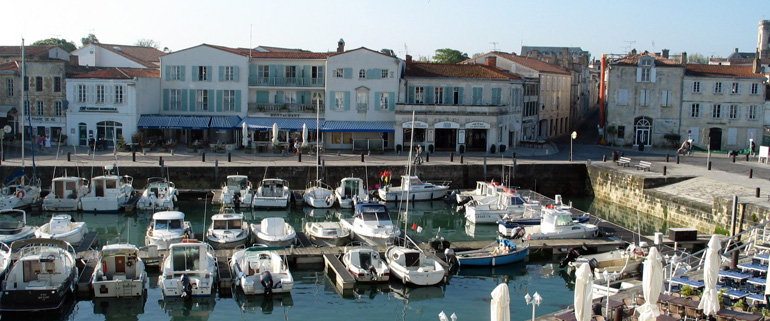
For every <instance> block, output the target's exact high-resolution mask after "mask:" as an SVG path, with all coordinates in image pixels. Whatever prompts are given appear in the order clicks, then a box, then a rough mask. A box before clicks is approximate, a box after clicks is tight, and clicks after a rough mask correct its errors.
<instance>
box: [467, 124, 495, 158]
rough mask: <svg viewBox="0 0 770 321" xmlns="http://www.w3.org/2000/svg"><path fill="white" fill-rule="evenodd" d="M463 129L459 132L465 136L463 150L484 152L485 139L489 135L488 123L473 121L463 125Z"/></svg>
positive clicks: (485, 147) (485, 148)
mask: <svg viewBox="0 0 770 321" xmlns="http://www.w3.org/2000/svg"><path fill="white" fill-rule="evenodd" d="M464 127H465V129H464V130H461V132H464V136H465V150H466V151H486V150H487V139H488V137H487V136H488V135H489V129H490V128H491V126H490V125H489V123H485V122H481V121H473V122H469V123H466V124H465V126H464ZM462 134H463V133H461V135H462Z"/></svg>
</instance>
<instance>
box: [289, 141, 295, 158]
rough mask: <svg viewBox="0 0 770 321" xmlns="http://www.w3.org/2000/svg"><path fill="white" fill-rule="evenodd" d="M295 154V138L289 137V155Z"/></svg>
mask: <svg viewBox="0 0 770 321" xmlns="http://www.w3.org/2000/svg"><path fill="white" fill-rule="evenodd" d="M293 153H294V138H292V137H289V154H293Z"/></svg>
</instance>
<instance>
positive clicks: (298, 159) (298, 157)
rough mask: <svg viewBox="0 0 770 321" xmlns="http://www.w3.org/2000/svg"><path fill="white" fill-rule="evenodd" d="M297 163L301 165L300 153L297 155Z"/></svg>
mask: <svg viewBox="0 0 770 321" xmlns="http://www.w3.org/2000/svg"><path fill="white" fill-rule="evenodd" d="M297 161H298V162H300V163H302V153H297Z"/></svg>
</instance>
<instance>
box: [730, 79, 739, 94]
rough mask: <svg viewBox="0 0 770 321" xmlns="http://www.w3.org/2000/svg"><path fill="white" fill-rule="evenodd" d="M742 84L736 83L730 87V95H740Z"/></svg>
mask: <svg viewBox="0 0 770 321" xmlns="http://www.w3.org/2000/svg"><path fill="white" fill-rule="evenodd" d="M740 85H741V84H739V83H737V82H734V83H733V85H732V86H730V93H733V94H740V92H741V91H740V89H741V86H740Z"/></svg>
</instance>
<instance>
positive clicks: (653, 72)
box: [650, 68, 657, 82]
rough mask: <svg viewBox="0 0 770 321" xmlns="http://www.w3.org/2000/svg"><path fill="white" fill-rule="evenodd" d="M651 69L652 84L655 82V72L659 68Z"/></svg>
mask: <svg viewBox="0 0 770 321" xmlns="http://www.w3.org/2000/svg"><path fill="white" fill-rule="evenodd" d="M650 69H651V70H650V82H655V70H657V68H650Z"/></svg>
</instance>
